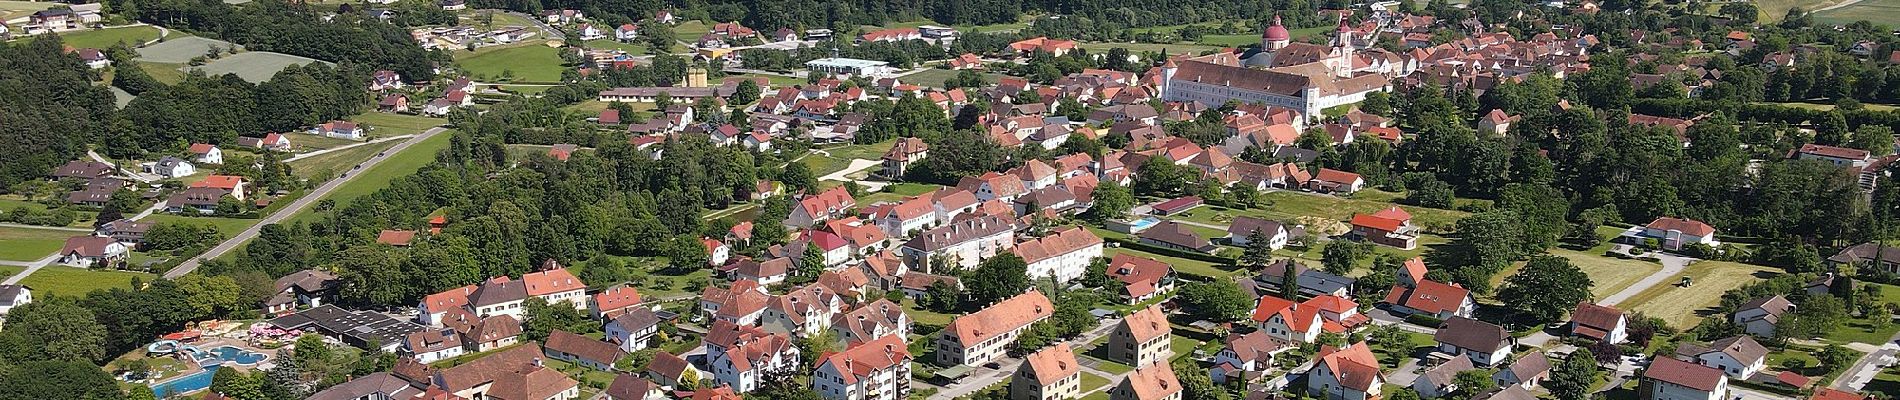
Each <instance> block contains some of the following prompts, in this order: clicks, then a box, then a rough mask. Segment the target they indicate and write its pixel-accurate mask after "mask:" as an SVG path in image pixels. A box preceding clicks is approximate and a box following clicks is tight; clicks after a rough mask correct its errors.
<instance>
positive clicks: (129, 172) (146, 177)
mask: <svg viewBox="0 0 1900 400" xmlns="http://www.w3.org/2000/svg"><path fill="white" fill-rule="evenodd" d="M86 156H87V157H92V160H93V161H98V162H102V163H106V164H112V165H113V166H117V167H119V172H121V173H124V174H125V176H126V177H128V178H132V179H135V180H138V181H139V182H144V183H152V181H156V180H159V178H160V177H159V176H157V175H152V174H147V173H144V172H139V171H138V170H135V169H129V168H125V167H124V166H120V165H119V164H116V163H113V162H112V160H107V159H106V158H105V156H101V155H99V152H96V151H92V149H87V150H86Z"/></svg>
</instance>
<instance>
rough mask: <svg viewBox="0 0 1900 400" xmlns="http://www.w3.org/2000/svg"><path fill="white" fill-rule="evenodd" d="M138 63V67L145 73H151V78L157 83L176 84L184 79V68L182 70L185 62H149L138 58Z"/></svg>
mask: <svg viewBox="0 0 1900 400" xmlns="http://www.w3.org/2000/svg"><path fill="white" fill-rule="evenodd" d="M138 64H139V68H140V69H144V70H145V74H146V75H151V76H152V79H153V80H156V81H158V82H159V83H163V84H167V85H176V84H178V82H181V81H184V80H185V70H184V68H185V64H182V63H162V62H150V61H143V60H140V61H139V62H138Z"/></svg>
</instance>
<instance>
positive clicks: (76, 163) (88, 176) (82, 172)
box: [52, 160, 116, 180]
mask: <svg viewBox="0 0 1900 400" xmlns="http://www.w3.org/2000/svg"><path fill="white" fill-rule="evenodd" d="M115 169H116V168H115V167H113V166H112V164H106V163H102V162H98V161H86V160H73V161H68V162H66V164H65V165H61V166H59V168H55V169H53V174H52V175H53V179H78V180H92V179H97V178H104V177H107V176H111V175H112V171H113V170H115Z"/></svg>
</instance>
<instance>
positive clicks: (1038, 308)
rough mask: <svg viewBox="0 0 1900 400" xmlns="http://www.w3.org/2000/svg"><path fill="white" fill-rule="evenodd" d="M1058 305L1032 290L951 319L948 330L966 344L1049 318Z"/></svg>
mask: <svg viewBox="0 0 1900 400" xmlns="http://www.w3.org/2000/svg"><path fill="white" fill-rule="evenodd" d="M1055 310H1056V307H1055V305H1054V304H1053V303H1050V302H1049V297H1047V296H1043V295H1042V292H1040V291H1035V290H1030V291H1029V292H1028V293H1023V294H1019V295H1016V297H1011V298H1009V299H1006V300H1003V301H1000V302H997V303H996V304H992V305H990V306H989V307H984V308H983V309H982V310H977V312H974V313H969V314H965V315H963V316H960V317H957V318H956V319H954V320H951V321H950V325H948V326H945V327H944V328H943V331H944V334H946V335H952V338H954V339H956V341H957V342H958V343H960V344H962V345H964V346H965V347H968V346H970V345H974V344H976V343H978V342H982V341H984V340H987V339H989V338H992V337H996V335H999V334H1002V333H1004V332H1009V331H1013V330H1015V329H1016V328H1021V327H1023V326H1027V325H1029V324H1030V323H1032V322H1036V321H1040V320H1042V319H1043V318H1048V317H1049V316H1050V315H1051V314H1053V313H1055Z"/></svg>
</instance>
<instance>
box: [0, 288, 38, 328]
mask: <svg viewBox="0 0 1900 400" xmlns="http://www.w3.org/2000/svg"><path fill="white" fill-rule="evenodd" d="M32 302H33V288H29V287H26V285H0V328H4V327H6V324H7V312H8V311H13V308H14V307H19V306H23V305H26V304H27V303H32Z"/></svg>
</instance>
